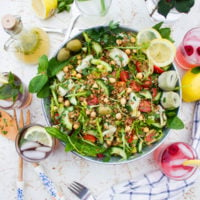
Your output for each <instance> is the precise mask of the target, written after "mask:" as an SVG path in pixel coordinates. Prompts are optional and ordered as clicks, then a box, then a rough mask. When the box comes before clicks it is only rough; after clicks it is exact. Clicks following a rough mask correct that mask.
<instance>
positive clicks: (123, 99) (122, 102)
mask: <svg viewBox="0 0 200 200" xmlns="http://www.w3.org/2000/svg"><path fill="white" fill-rule="evenodd" d="M120 103H121V104H122V106H124V105H125V104H126V99H125V98H121V100H120Z"/></svg>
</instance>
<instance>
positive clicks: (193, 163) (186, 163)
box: [183, 160, 200, 167]
mask: <svg viewBox="0 0 200 200" xmlns="http://www.w3.org/2000/svg"><path fill="white" fill-rule="evenodd" d="M183 165H184V166H196V167H200V160H185V161H184V162H183Z"/></svg>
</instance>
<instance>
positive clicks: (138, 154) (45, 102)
mask: <svg viewBox="0 0 200 200" xmlns="http://www.w3.org/2000/svg"><path fill="white" fill-rule="evenodd" d="M108 28H109V27H107V26H105V27H94V28H90V29H87V30H84V31H83V32H84V33H87V31H89V32H90V31H93V30H95V33H98V32H99V33H100V32H101V31H102V29H105V30H107V29H108ZM119 30H120V31H121V33H119V32H120V31H119ZM83 32H80V33H79V34H77V35H75V36H73V37H72V38H70V39H69V40H68V41H67V42H66V43H65V44H62V46H61V47H60V48H59V49H58V51H57V53H56V54H55V56H54V57H56V56H57V55H58V52H59V51H60V49H61V48H63V47H65V46H66V44H68V42H69V41H71V40H73V39H78V40H80V41H81V42H82V45H83V46H82V49H81V52H82V51H85V47H86V43H87V42H86V41H85V40H87V39H88V36H83ZM137 32H138V31H136V30H134V29H132V28H127V27H121V26H120V27H119V28H118V33H117V34H121V37H122V40H123V35H124V33H130V35H131V34H137ZM85 37H86V38H85ZM90 39H91V38H90ZM97 40H98V38H97ZM90 42H91V41H90ZM95 43H97V41H95ZM133 43H134V41H133ZM119 45H120V44H119ZM97 48H98V47H97ZM114 48H117V44H116V45H115V46H114V47H113V48H112V49H114ZM110 49H111V48H110V47H108V48H107V50H106V52H107V51H108V52H109V51H110ZM119 49H120V50H122V51H124V52H125V49H124V48H123V47H122V48H119ZM92 51H93V50H92ZM100 51H104V49H103V50H100ZM131 52H134V50H133V49H131ZM85 54H87V53H85ZM114 54H115V53H114ZM128 54H129V52H128ZM72 55H76V53H74V52H73V53H72ZM81 55H82V54H81ZM134 55H136V54H134ZM94 56H95V55H94ZM82 57H83V56H82ZM97 57H98V58H99V57H100V56H99V55H98V56H97ZM111 57H112V56H111ZM128 58H129V59H131V55H130V56H129V55H128ZM97 60H98V59H97V58H95V59H94V60H93V67H96V68H97V67H100V66H101V65H102V63H98V61H97ZM95 61H96V62H97V63H95ZM118 61H119V59H118ZM116 62H117V60H115V63H116ZM123 62H126V61H125V60H122V61H121V63H122V66H120V67H125V65H126V64H127V63H125V64H124V66H123ZM77 65H78V64H77ZM119 65H120V64H119ZM76 67H77V66H76ZM79 67H80V63H79ZM77 68H78V67H77ZM77 68H76V69H77ZM99 69H100V68H99ZM125 69H127V68H126V67H125ZM100 70H101V69H100ZM104 70H105V68H104ZM109 70H110V71H109ZM109 70H108V71H106V74H107V77H108V78H107V79H109V77H110V74H111V73H113V71H115V67H114V66H112V69H109ZM166 71H174V72H175V73H176V74H177V82H176V90H174V92H175V93H177V94H178V95H179V97H180V102H181V91H180V89H179V88H180V78H179V76H178V72H177V69H176V66H175V64H173V63H171V64H170V65H169V66H168V67H167V68H166ZM76 73H79V74H81V73H82V70H80V71H79V70H77V72H76ZM128 73H129V75H127V74H125V78H124V79H125V80H123V77H121V76H120V77H121V78H119V79H120V82H123V81H126V78H127V77H129V78H130V77H132V75H131V74H130V71H129V72H128ZM136 73H138V72H136ZM154 73H155V72H154V71H153V72H151V75H149V77H151V78H150V79H151V80H152V79H153V78H152V77H154ZM159 75H160V74H159ZM134 77H135V75H134ZM155 77H157V78H158V74H157V75H155ZM84 78H85V77H84V75H83V74H81V79H83V80H84ZM100 78H102V77H100ZM55 79H57V77H56V76H55ZM98 79H99V77H98ZM107 79H106V78H103V79H102V80H103V81H104V82H105V81H107ZM121 79H122V80H123V81H121ZM66 80H67V79H66ZM75 81H77V80H75ZM113 84H114V83H113ZM127 84H129V83H127ZM96 85H98V86H97V87H101V92H102V90H103V88H104V85H103V86H102V85H101V83H97V84H95V86H96ZM151 87H152V86H151ZM151 89H152V88H148V87H145V86H144V88H143V89H142V90H145V91H146V90H147V91H151ZM112 91H113V90H112ZM103 92H105V90H104V91H103ZM120 92H121V93H122V94H123V91H120ZM136 93H137V94H138V95H139V96H140V94H139V93H140V92H139V91H137V92H136ZM147 93H148V92H147ZM162 93H163V91H161V94H160V97H159V98H161V96H162ZM148 94H149V93H148ZM65 95H66V94H65ZM99 96H100V95H99ZM136 96H137V95H136ZM104 97H105V96H104ZM125 97H126V96H125ZM51 98H52V97H48V98H44V99H42V107H43V113H44V116H45V119H46V121H47V124H48V126H53V125H55V119H53V117H52V114H51ZM88 98H89V97H88V96H87V98H86V99H88ZM109 98H111V97H109ZM133 98H135V97H133ZM136 98H137V97H136ZM141 98H146V97H141ZM147 98H149V97H147ZM151 98H152V97H150V100H148V101H150V102H153V100H152V99H151ZM77 99H78V97H77ZM143 100H144V101H146V100H145V99H143ZM98 101H99V102H100V100H98ZM113 101H114V100H113ZM158 101H160V100H158ZM99 102H98V103H99ZM126 102H130V99H128V97H127V98H125V104H126ZM70 103H71V104H73V102H70ZM98 103H94V102H93V101H92V103H91V104H90V103H88V102H87V105H86V106H91V107H92V109H96V108H95V106H97V104H98ZM118 103H119V104H120V101H119V102H118ZM63 104H64V103H63ZM88 104H89V105H88ZM99 104H103V103H102V102H101V103H99ZM81 105H82V104H81ZM105 105H106V103H104V106H105ZM121 105H122V107H120V108H119V109H121V108H122V109H125V108H124V107H123V106H124V105H123V103H122V104H120V106H121ZM84 106H85V105H84ZM111 106H112V105H111ZM155 106H156V107H158V106H161V107H162V105H160V103H158V102H157V103H156V105H155ZM74 107H75V106H74ZM179 108H180V105H179V106H178V107H177V108H176V109H173V110H170V109H169V110H167V112H168V113H174V115H175V116H177V115H178V113H179ZM164 110H165V109H164ZM95 112H96V114H97V116H98V112H99V110H98V111H97V110H95ZM113 112H114V111H113ZM131 112H132V113H133V111H132V110H131V111H130V116H131ZM141 113H142V116H147V115H148V113H146V111H144V110H142V111H141V110H140V114H141ZM90 114H91V112H90ZM116 114H117V113H115V114H112V115H110V118H112V116H114V117H113V122H110V123H113V124H114V123H115V122H114V118H115V119H116V121H118V123H120V121H123V117H124V116H125V117H127V119H128V117H129V116H128V115H129V113H128V115H127V114H126V115H123V113H122V116H121V115H120V117H119V118H118V117H117V115H116ZM79 115H80V113H79ZM105 115H106V114H105ZM101 116H102V115H101ZM101 116H100V117H99V116H98V117H99V118H101ZM103 117H104V116H102V119H103ZM138 117H139V116H138V115H137V114H135V115H134V117H133V118H134V120H137V119H138ZM108 118H109V114H108ZM165 118H166V116H165ZM59 120H60V121H61V120H62V119H59ZM100 120H101V119H100ZM110 120H111V119H110ZM158 120H160V119H158ZM107 121H109V119H108V120H107ZM132 122H133V121H132ZM58 123H59V122H58ZM113 124H112V125H113ZM138 124H140V123H138ZM79 125H80V123H79ZM130 126H131V125H130ZM130 126H129V127H130ZM156 126H157V127H156ZM94 127H96V129H95V128H93V130H94V132H91V131H90V135H93V136H94V135H95V134H98V131H97V133H96V130H97V129H98V127H97V126H96V125H94ZM131 127H132V126H131ZM151 127H152V126H151V125H150V128H149V127H147V128H149V129H151ZM102 128H103V127H101V129H102ZM126 128H127V126H126ZM136 128H137V129H140V127H139V126H138V127H136ZM144 128H145V127H142V130H143V131H145V129H144ZM107 129H108V128H107ZM122 129H123V130H124V129H125V125H124V127H122ZM152 129H155V130H159V131H160V130H161V132H162V134H160V135H159V136H158V135H157V136H155V137H157V139H156V141H154V142H151V141H150V142H149V144H148V145H147V143H148V141H146V139H145V137H146V136H144V138H143V139H142V142H141V140H140V141H138V140H139V139H138V138H137V141H136V143H137V144H135V149H133V152H134V153H133V154H132V155H128V156H124V154H123V152H118V150H119V149H123V148H125V145H129V142H130V143H131V142H133V141H132V140H133V138H132V139H131V138H129V139H127V137H126V135H125V136H124V140H126V142H125V143H123V142H121V144H120V146H117V148H115V147H114V150H113V149H112V151H113V152H112V154H111V156H110V157H109V159H104V158H105V157H106V156H105V155H106V153H105V155H104V152H103V153H101V152H100V153H98V154H97V156H87V155H85V154H82V153H80V152H77V151H75V150H73V151H72V152H73V153H74V154H76V155H78V156H80V157H82V158H84V159H86V160H89V161H93V162H96V163H101V164H122V163H128V162H131V161H135V160H137V159H140V158H143V157H144V156H146V155H148V154H150V153H151V152H152V151H154V150H155V149H156V148H157V147H158V146H160V144H161V143H163V141H164V140H165V139H166V138H167V136H168V134H169V131H170V129H169V128H168V127H167V125H165V126H163V127H162V128H159V125H158V124H157V125H155V127H153V128H152ZM117 130H118V128H117ZM61 131H63V129H62V130H61ZM75 131H76V130H75ZM82 131H83V130H82V129H79V132H80V133H82ZM101 131H102V132H103V130H101ZM115 131H116V129H115ZM124 131H125V130H124ZM73 132H74V128H73V127H72V130H71V131H69V130H68V131H66V132H65V133H64V134H68V135H73ZM103 134H104V135H103V137H106V133H105V131H104V133H103ZM80 137H81V139H83V141H85V142H86V145H87V144H88V143H89V144H91V145H93V143H96V142H97V141H98V139H95V140H93V139H91V140H90V139H89V140H87V138H86V137H85V135H84V134H83V135H81V136H80ZM99 137H100V136H99V135H98V136H95V138H99ZM114 137H116V136H114ZM141 137H143V136H141ZM92 138H94V137H92ZM122 138H123V137H122ZM122 140H123V139H122ZM101 141H102V138H101ZM61 142H62V144H63V145H66V144H65V142H63V141H61ZM112 142H113V141H112ZM113 143H114V142H113ZM94 145H95V144H94ZM106 145H110V143H109V142H107V143H105V144H102V146H106ZM138 146H140V147H138ZM66 148H67V147H66ZM112 148H113V147H112ZM138 148H140V149H139V150H138ZM116 155H118V156H116Z"/></svg>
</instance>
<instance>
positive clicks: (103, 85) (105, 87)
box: [96, 79, 110, 96]
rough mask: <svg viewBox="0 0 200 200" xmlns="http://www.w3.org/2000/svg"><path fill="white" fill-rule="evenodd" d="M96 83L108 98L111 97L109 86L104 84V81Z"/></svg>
mask: <svg viewBox="0 0 200 200" xmlns="http://www.w3.org/2000/svg"><path fill="white" fill-rule="evenodd" d="M96 83H97V84H98V85H99V86H100V87H101V88H102V89H103V90H104V93H105V94H106V95H107V96H109V95H110V91H109V88H108V86H107V85H106V84H105V83H104V81H103V80H101V79H98V80H96Z"/></svg>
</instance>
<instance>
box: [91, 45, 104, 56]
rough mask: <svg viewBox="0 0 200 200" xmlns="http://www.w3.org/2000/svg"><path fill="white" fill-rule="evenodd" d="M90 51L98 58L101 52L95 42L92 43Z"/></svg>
mask: <svg viewBox="0 0 200 200" xmlns="http://www.w3.org/2000/svg"><path fill="white" fill-rule="evenodd" d="M92 49H93V50H94V51H95V53H96V55H97V56H99V55H100V54H101V53H102V51H103V49H102V47H101V45H100V44H99V43H97V42H92Z"/></svg>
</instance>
